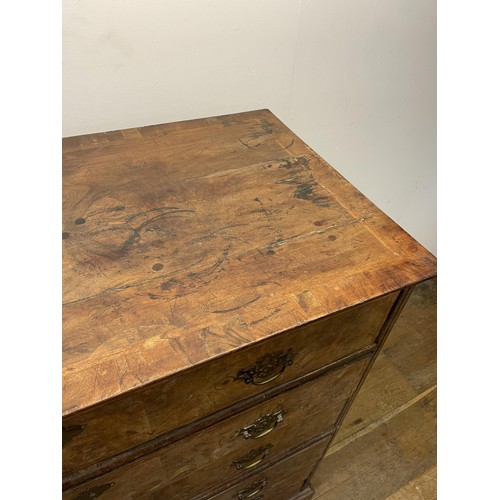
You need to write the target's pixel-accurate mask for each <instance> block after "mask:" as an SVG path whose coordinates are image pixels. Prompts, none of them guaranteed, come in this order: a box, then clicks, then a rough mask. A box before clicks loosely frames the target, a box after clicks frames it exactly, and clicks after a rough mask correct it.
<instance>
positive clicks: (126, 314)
mask: <svg viewBox="0 0 500 500" xmlns="http://www.w3.org/2000/svg"><path fill="white" fill-rule="evenodd" d="M63 193H64V194H63V234H62V237H63V299H64V304H63V413H64V414H65V415H71V414H72V413H74V412H77V411H78V410H82V409H85V408H88V407H89V406H92V405H95V404H97V403H99V402H102V401H105V400H107V399H109V398H111V397H115V396H120V395H121V394H123V393H124V392H127V391H130V390H132V389H136V388H141V387H144V386H146V385H147V384H150V383H151V382H154V381H157V380H160V379H162V378H164V377H167V376H168V375H171V374H173V373H178V372H180V371H184V370H188V369H190V368H191V367H193V366H195V365H199V364H202V363H204V362H207V361H209V360H211V359H214V358H216V357H219V356H222V355H224V354H227V353H230V352H233V351H235V350H238V349H240V348H242V347H244V346H246V345H249V344H251V343H254V342H257V341H259V340H262V339H265V338H268V337H270V336H272V335H275V334H277V333H279V332H282V331H285V330H289V329H291V328H294V327H296V326H298V325H300V324H303V323H305V322H308V321H311V320H314V319H317V318H321V317H323V316H327V315H329V314H332V313H335V312H337V311H340V310H343V309H346V308H349V307H352V306H354V305H356V304H359V303H362V302H365V301H367V300H370V299H373V298H375V297H378V296H381V295H385V294H388V293H390V292H392V291H395V290H398V289H400V288H402V287H405V286H408V285H410V284H412V283H416V282H419V281H422V280H424V279H426V278H429V277H431V276H434V275H435V272H436V268H435V258H434V257H433V256H432V255H431V254H430V253H429V252H427V251H426V250H425V249H424V248H423V247H421V246H420V245H419V244H418V243H417V242H415V240H413V239H412V238H411V237H410V236H409V235H408V234H406V233H405V232H404V231H403V230H402V229H401V228H399V227H398V226H397V225H396V224H395V223H394V222H393V221H392V220H390V219H389V218H388V217H387V216H385V215H384V214H383V213H382V212H381V211H380V210H378V209H377V208H376V207H375V206H374V205H373V204H372V203H371V202H370V201H368V200H367V199H366V198H365V197H364V196H363V195H362V194H361V193H359V192H358V191H357V190H356V189H355V188H353V187H352V186H351V185H350V184H349V183H348V182H347V181H346V180H345V179H344V178H343V177H342V176H341V175H340V174H338V173H337V172H336V171H335V170H334V169H332V168H331V167H330V166H329V165H328V164H327V163H326V162H325V161H324V160H322V159H321V158H320V157H319V156H318V155H316V154H315V153H314V152H313V151H312V150H311V149H310V148H308V146H307V145H305V144H304V143H303V142H302V141H301V140H300V139H299V138H298V137H297V136H296V135H295V134H293V133H292V132H291V131H290V130H289V129H288V128H287V127H285V126H284V125H283V124H282V123H281V122H280V121H279V120H278V119H277V118H276V117H275V116H274V115H273V114H272V113H271V112H269V111H268V110H260V111H254V112H248V113H241V114H235V115H228V116H221V117H215V118H207V119H201V120H192V121H187V122H179V123H174V124H167V125H159V126H152V127H145V128H140V129H128V130H122V131H116V132H108V133H101V134H93V135H87V136H81V137H72V138H66V139H64V140H63Z"/></svg>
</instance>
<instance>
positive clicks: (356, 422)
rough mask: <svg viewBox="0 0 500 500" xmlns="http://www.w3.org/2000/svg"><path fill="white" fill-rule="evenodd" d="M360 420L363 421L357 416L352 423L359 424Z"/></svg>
mask: <svg viewBox="0 0 500 500" xmlns="http://www.w3.org/2000/svg"><path fill="white" fill-rule="evenodd" d="M361 422H363V419H362V418H357V419H356V420H355V421H354V422H353V423H354V424H360V423H361Z"/></svg>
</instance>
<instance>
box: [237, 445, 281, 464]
mask: <svg viewBox="0 0 500 500" xmlns="http://www.w3.org/2000/svg"><path fill="white" fill-rule="evenodd" d="M272 446H273V445H272V444H266V445H265V446H261V447H260V448H255V449H253V450H252V451H250V452H249V453H247V454H246V455H245V456H244V457H241V458H239V459H238V460H235V461H234V462H233V465H234V466H235V467H236V468H237V469H238V470H239V469H252V468H253V467H257V465H259V464H260V463H261V462H262V460H264V458H266V456H267V455H269V451H270V450H271V448H272Z"/></svg>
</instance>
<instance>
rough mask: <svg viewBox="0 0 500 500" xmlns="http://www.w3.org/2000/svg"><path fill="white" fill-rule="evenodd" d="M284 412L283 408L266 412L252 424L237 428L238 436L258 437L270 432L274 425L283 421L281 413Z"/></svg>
mask: <svg viewBox="0 0 500 500" xmlns="http://www.w3.org/2000/svg"><path fill="white" fill-rule="evenodd" d="M285 413H286V410H285V409H284V408H281V409H280V410H278V411H275V412H274V413H267V414H266V415H263V416H262V417H259V418H258V419H257V420H255V421H254V423H253V424H251V425H248V426H247V427H243V428H241V429H240V430H239V432H238V436H240V435H241V436H243V437H244V438H245V439H249V438H250V439H258V438H261V437H264V436H266V435H267V434H269V433H270V432H272V431H273V430H274V429H275V428H276V426H277V425H278V424H279V423H280V422H283V415H284V414H285Z"/></svg>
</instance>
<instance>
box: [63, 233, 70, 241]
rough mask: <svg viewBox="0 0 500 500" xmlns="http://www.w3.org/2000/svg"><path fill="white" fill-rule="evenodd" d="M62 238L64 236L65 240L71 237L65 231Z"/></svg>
mask: <svg viewBox="0 0 500 500" xmlns="http://www.w3.org/2000/svg"><path fill="white" fill-rule="evenodd" d="M62 238H63V240H67V239H68V238H69V233H66V232H64V233H63V234H62Z"/></svg>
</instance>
